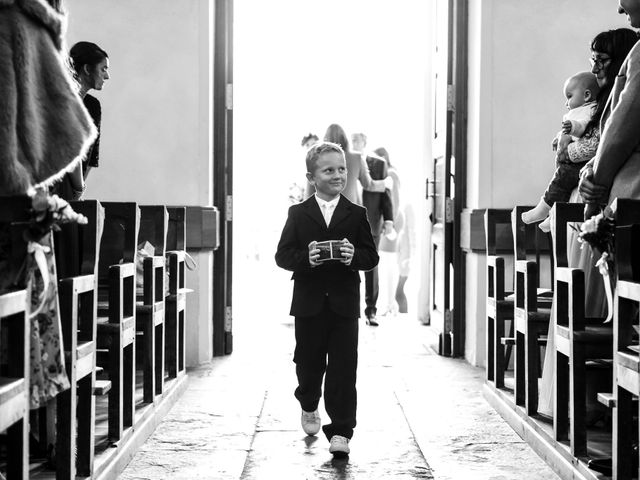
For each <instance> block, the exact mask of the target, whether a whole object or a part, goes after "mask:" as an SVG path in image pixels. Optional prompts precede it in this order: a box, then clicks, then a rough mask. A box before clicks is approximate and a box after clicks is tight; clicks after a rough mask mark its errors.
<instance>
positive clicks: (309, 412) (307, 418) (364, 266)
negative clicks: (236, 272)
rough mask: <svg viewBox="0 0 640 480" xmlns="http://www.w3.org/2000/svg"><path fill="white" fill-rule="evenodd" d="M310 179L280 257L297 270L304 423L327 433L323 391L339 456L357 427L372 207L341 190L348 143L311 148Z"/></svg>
mask: <svg viewBox="0 0 640 480" xmlns="http://www.w3.org/2000/svg"><path fill="white" fill-rule="evenodd" d="M306 164H307V179H308V180H309V183H310V184H311V185H313V186H314V187H315V190H316V193H315V195H313V196H312V197H310V198H308V199H307V200H305V201H304V202H302V203H299V204H297V205H293V206H291V207H290V208H289V215H288V217H287V221H286V223H285V226H284V228H283V230H282V235H281V237H280V241H279V243H278V249H277V251H276V255H275V260H276V264H277V265H278V266H279V267H281V268H284V269H285V270H289V271H291V272H293V281H294V285H293V299H292V302H291V311H290V314H291V315H293V316H294V317H295V338H296V347H295V352H294V357H293V360H294V362H295V364H296V375H297V378H298V387H297V388H296V390H295V396H296V398H297V399H298V401H299V402H300V406H301V407H302V415H301V423H302V428H303V430H304V432H305V433H306V434H307V435H315V434H316V433H318V432H319V431H320V423H321V422H320V415H319V414H318V403H319V402H320V397H321V395H322V380H323V377H324V403H325V409H326V411H327V414H328V415H329V418H330V419H331V423H330V424H328V425H324V427H323V431H324V434H325V435H326V437H327V439H328V440H329V442H330V447H329V451H330V452H331V453H332V454H333V455H334V456H346V455H348V454H349V451H350V449H349V440H350V439H351V437H352V436H353V429H354V428H355V426H356V405H357V392H356V368H357V364H358V317H359V316H360V276H359V274H358V271H360V270H364V271H366V270H371V269H372V268H374V267H375V266H376V265H377V264H378V252H377V251H376V246H375V244H374V242H373V236H372V235H371V226H370V225H369V222H368V221H367V212H366V210H365V209H364V208H363V207H361V206H358V205H355V204H354V203H352V202H351V201H349V200H348V199H347V198H346V197H345V196H343V195H341V192H343V191H344V189H345V186H346V184H347V166H346V161H345V154H344V151H343V150H342V148H340V146H339V145H337V144H335V143H330V142H320V143H317V144H316V145H314V146H313V147H311V148H310V149H309V151H308V152H307V158H306ZM327 240H335V241H336V242H335V246H336V247H337V246H338V245H339V247H338V248H336V250H334V249H333V248H331V251H332V252H335V256H334V255H333V254H332V255H331V259H325V260H321V258H320V252H321V250H320V248H319V246H318V242H321V241H327Z"/></svg>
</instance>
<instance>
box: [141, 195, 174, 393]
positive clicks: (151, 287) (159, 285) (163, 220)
mask: <svg viewBox="0 0 640 480" xmlns="http://www.w3.org/2000/svg"><path fill="white" fill-rule="evenodd" d="M168 222H169V216H168V213H167V209H166V207H164V206H163V205H162V206H157V205H147V206H141V207H140V233H139V236H138V242H139V244H142V243H143V242H149V243H150V244H151V245H153V248H154V251H153V252H152V255H150V256H148V257H146V258H144V260H143V287H142V295H140V294H138V295H137V301H136V324H137V332H138V337H137V338H138V340H137V341H140V342H141V344H140V348H139V353H140V354H141V355H142V361H143V372H144V373H143V376H144V387H143V389H144V401H145V402H149V403H152V402H154V400H155V398H156V396H158V395H162V393H163V391H164V352H165V330H164V316H165V305H164V297H165V293H164V284H165V278H164V275H165V263H166V260H165V256H164V255H165V250H166V240H167V228H168Z"/></svg>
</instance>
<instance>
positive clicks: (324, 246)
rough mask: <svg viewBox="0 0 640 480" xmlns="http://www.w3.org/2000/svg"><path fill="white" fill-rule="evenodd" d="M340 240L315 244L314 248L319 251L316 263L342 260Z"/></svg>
mask: <svg viewBox="0 0 640 480" xmlns="http://www.w3.org/2000/svg"><path fill="white" fill-rule="evenodd" d="M341 246H342V240H326V241H324V242H317V243H316V248H317V249H319V250H320V258H318V262H326V261H328V260H342V252H341V251H340V247H341Z"/></svg>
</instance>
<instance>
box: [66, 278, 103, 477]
mask: <svg viewBox="0 0 640 480" xmlns="http://www.w3.org/2000/svg"><path fill="white" fill-rule="evenodd" d="M94 288H95V277H94V276H93V275H82V276H78V277H70V278H64V279H61V280H60V281H59V289H58V295H59V298H60V317H61V321H62V338H63V342H64V349H65V361H66V369H67V375H68V377H69V383H70V385H71V387H70V388H69V389H68V390H65V391H63V392H61V393H59V394H58V396H57V397H56V398H57V420H56V462H57V476H58V478H70V479H73V478H75V476H76V474H77V475H80V476H91V475H92V472H93V458H94V427H95V404H94V398H93V388H94V384H95V365H96V341H95V340H96V305H95V301H94ZM76 472H77V473H76Z"/></svg>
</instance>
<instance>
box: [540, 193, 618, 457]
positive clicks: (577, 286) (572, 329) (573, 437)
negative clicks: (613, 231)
mask: <svg viewBox="0 0 640 480" xmlns="http://www.w3.org/2000/svg"><path fill="white" fill-rule="evenodd" d="M583 211H584V205H583V204H569V203H556V204H555V205H554V206H553V208H552V211H551V229H552V232H553V237H554V257H555V262H556V269H555V276H556V281H555V285H556V287H555V290H554V291H555V303H554V316H555V320H556V328H555V342H554V345H555V358H556V375H555V394H554V412H555V414H554V418H553V429H554V438H555V439H556V440H557V441H563V440H569V445H570V451H571V455H573V456H574V457H586V456H587V423H586V419H587V388H586V381H587V362H588V361H589V360H601V359H610V358H611V354H612V342H613V330H612V329H611V325H607V324H604V323H603V322H604V318H587V317H586V316H585V274H584V272H583V271H582V270H580V269H577V268H569V265H568V258H567V228H569V227H568V222H580V221H582V218H583Z"/></svg>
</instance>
